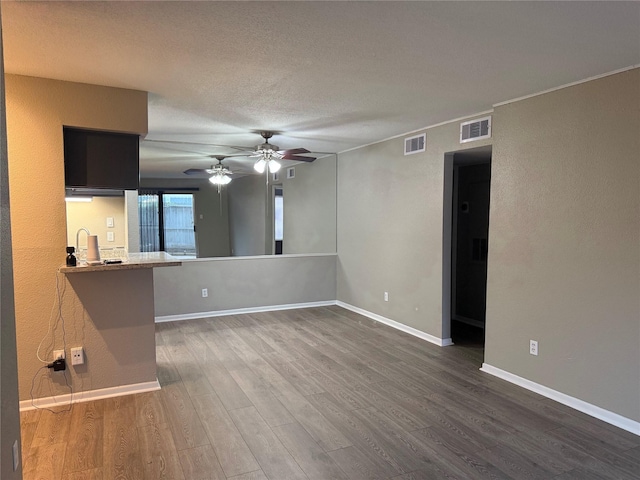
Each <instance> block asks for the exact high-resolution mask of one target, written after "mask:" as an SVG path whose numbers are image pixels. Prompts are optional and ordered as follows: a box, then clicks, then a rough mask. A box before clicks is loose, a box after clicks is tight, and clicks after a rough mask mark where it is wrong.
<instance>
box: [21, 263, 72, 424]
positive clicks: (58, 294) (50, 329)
mask: <svg viewBox="0 0 640 480" xmlns="http://www.w3.org/2000/svg"><path fill="white" fill-rule="evenodd" d="M60 275H61V272H60V269H58V270H57V271H56V296H55V298H54V300H53V305H52V306H51V313H50V315H49V326H48V329H47V333H46V334H45V336H44V337H42V340H40V344H39V345H38V348H37V350H36V357H38V360H40V361H41V362H42V363H44V364H45V366H44V367H40V368H39V369H38V371H37V372H36V373H35V374H34V375H33V378H32V379H31V390H30V392H29V393H30V396H31V405H32V406H33V407H34V408H37V409H40V408H42V407H38V406H36V405H35V403H34V398H33V388H34V385H35V381H36V377H37V376H38V374H39V373H40V372H41V371H42V369H44V368H47V367H48V365H49V362H47V361H46V360H43V359H41V358H40V347H42V343H43V342H44V341H45V339H46V338H47V337H48V336H49V333H50V332H51V337H52V343H53V344H54V345H55V336H54V333H53V323H54V322H53V318H54V316H53V312H54V310H55V307H56V302H57V303H58V318H59V319H60V321H61V325H62V348H63V349H64V351H65V352H66V351H67V331H66V327H65V321H64V316H63V315H62V297H63V296H64V292H65V290H66V284H65V289H64V290H62V292H61V291H60ZM62 374H63V375H64V381H65V383H66V384H67V387H69V393H70V394H71V399H70V402H69V408H68V409H67V410H62V411H58V412H56V411H54V410H51V409H50V408H46V407H44V410H49V411H50V412H51V413H62V412H68V411H70V410H71V407H72V404H73V387H72V386H71V385H70V384H69V379H68V378H67V372H66V370H65V371H64V372H62Z"/></svg>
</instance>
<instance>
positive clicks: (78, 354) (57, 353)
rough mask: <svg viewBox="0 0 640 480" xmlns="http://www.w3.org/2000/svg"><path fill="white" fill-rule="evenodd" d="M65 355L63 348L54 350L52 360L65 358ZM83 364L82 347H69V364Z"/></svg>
mask: <svg viewBox="0 0 640 480" xmlns="http://www.w3.org/2000/svg"><path fill="white" fill-rule="evenodd" d="M66 358H67V357H66V355H65V353H64V350H54V351H53V360H60V359H62V360H65V359H66ZM83 364H84V349H83V348H82V347H73V348H72V349H71V365H83Z"/></svg>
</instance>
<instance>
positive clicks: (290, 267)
mask: <svg viewBox="0 0 640 480" xmlns="http://www.w3.org/2000/svg"><path fill="white" fill-rule="evenodd" d="M153 278H154V288H155V310H156V316H158V317H163V316H167V315H185V314H191V313H196V314H197V313H201V312H214V311H221V310H234V309H244V308H255V307H265V306H266V307H269V306H275V305H290V304H298V303H309V302H324V301H333V300H335V298H336V255H335V254H326V255H321V254H318V255H302V256H297V255H294V256H281V255H265V256H262V257H259V258H256V257H228V258H215V259H213V258H212V259H202V260H185V261H183V263H182V266H181V267H172V268H157V269H155V270H154V273H153ZM203 288H207V289H208V290H209V296H208V297H207V298H202V289H203Z"/></svg>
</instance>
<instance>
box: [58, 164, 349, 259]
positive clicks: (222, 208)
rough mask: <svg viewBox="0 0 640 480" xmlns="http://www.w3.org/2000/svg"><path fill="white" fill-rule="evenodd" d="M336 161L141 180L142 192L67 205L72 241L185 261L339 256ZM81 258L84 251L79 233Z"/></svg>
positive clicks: (112, 251) (109, 251) (106, 252)
mask: <svg viewBox="0 0 640 480" xmlns="http://www.w3.org/2000/svg"><path fill="white" fill-rule="evenodd" d="M336 181H337V155H335V154H332V155H326V156H323V157H321V158H318V159H317V160H316V161H314V162H312V163H297V164H293V165H286V166H283V168H282V169H281V170H280V171H279V172H278V174H277V175H276V176H274V174H271V173H264V174H261V175H257V174H254V175H244V176H240V177H237V178H234V179H233V180H232V181H231V183H229V184H228V185H225V186H224V187H222V189H221V191H220V192H218V188H217V186H216V185H213V184H211V183H210V182H209V181H208V179H207V178H184V179H182V178H181V179H167V178H164V179H159V178H145V177H142V178H141V179H140V189H139V190H138V192H137V193H136V192H131V191H128V192H126V195H121V196H109V197H101V196H95V195H94V196H93V201H91V202H68V203H67V237H68V238H67V240H68V242H69V243H68V244H69V245H74V246H75V245H76V233H77V232H78V230H79V229H81V228H86V229H87V230H89V231H90V232H91V233H92V234H97V235H98V240H99V245H100V249H101V251H103V250H104V255H105V256H111V254H113V255H114V256H117V254H118V253H120V252H121V251H122V250H126V251H128V252H137V251H159V250H163V251H167V252H168V253H171V254H172V255H175V256H178V257H181V258H183V259H185V260H186V259H190V258H211V257H229V256H251V255H275V254H285V255H286V254H312V253H335V252H336V205H337V198H336V192H337V190H336ZM79 239H80V242H79V243H80V257H81V255H82V251H83V247H84V246H85V244H86V239H85V235H84V233H82V232H81V233H80V236H79Z"/></svg>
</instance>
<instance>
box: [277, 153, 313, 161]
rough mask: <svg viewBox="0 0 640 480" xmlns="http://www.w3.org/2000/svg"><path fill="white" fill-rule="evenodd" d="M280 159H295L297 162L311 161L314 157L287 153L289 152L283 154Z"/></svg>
mask: <svg viewBox="0 0 640 480" xmlns="http://www.w3.org/2000/svg"><path fill="white" fill-rule="evenodd" d="M282 159H283V160H295V161H297V162H313V161H314V160H315V159H316V157H303V156H300V155H289V154H287V155H284V156H283V157H282Z"/></svg>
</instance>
